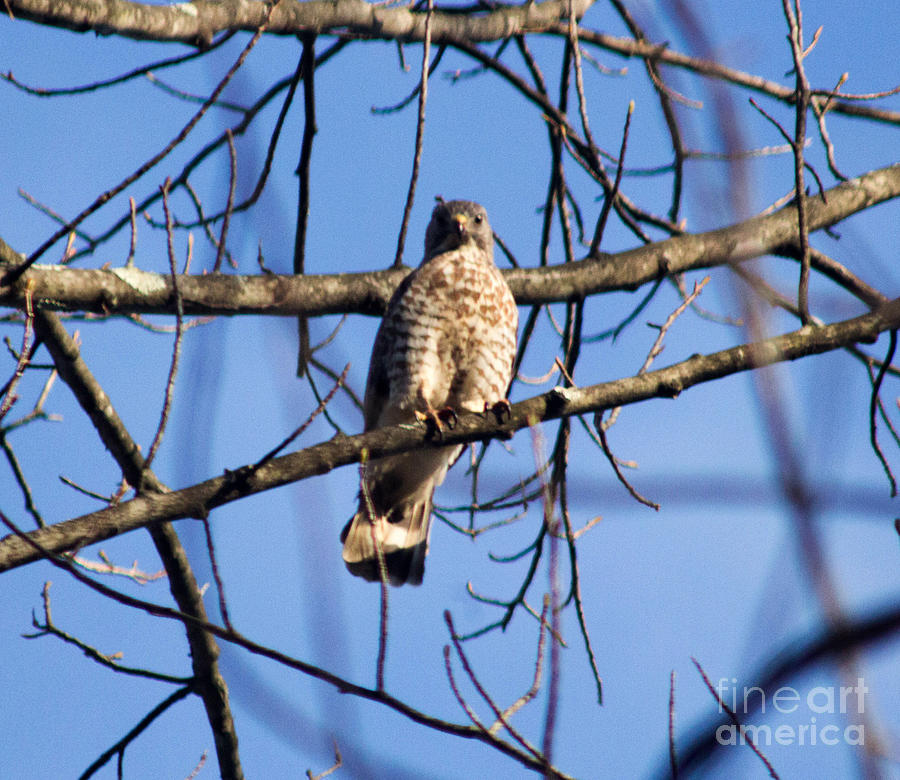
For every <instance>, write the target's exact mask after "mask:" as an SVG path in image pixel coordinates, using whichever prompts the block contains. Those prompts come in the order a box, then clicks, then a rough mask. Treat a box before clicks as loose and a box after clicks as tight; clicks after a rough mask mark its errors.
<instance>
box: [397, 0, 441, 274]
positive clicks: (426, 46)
mask: <svg viewBox="0 0 900 780" xmlns="http://www.w3.org/2000/svg"><path fill="white" fill-rule="evenodd" d="M433 12H434V0H428V13H427V14H426V15H425V41H424V43H423V44H422V81H421V89H420V90H419V114H418V117H417V119H416V149H415V153H414V154H413V167H412V175H411V176H410V179H409V189H408V190H407V193H406V205H405V206H404V207H403V220H402V222H401V223H400V234H399V236H398V237H397V254H396V255H395V256H394V268H399V267H400V266H401V265H403V247H404V245H405V244H406V231H407V228H408V227H409V216H410V214H411V213H412V206H413V200H414V199H415V197H416V184H417V182H418V179H419V164H420V163H421V161H422V141H423V139H424V137H425V103H426V101H427V100H428V73H429V68H428V60H429V57H430V53H431V15H432V13H433Z"/></svg>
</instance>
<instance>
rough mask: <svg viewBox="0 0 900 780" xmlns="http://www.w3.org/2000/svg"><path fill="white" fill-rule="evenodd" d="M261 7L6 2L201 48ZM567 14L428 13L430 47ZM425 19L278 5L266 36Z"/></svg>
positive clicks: (420, 36) (348, 1)
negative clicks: (430, 15)
mask: <svg viewBox="0 0 900 780" xmlns="http://www.w3.org/2000/svg"><path fill="white" fill-rule="evenodd" d="M592 2H593V0H576V2H575V6H574V8H575V14H576V16H578V17H579V18H580V17H581V16H583V15H584V13H585V11H587V9H588V8H590V6H591V4H592ZM267 5H268V4H267V3H261V2H259V0H228V2H222V0H193V1H192V2H190V3H177V4H174V5H168V6H166V5H149V4H144V3H134V2H129V0H63V1H60V0H9V4H8V8H9V10H10V12H11V13H12V15H13V16H15V17H17V18H22V19H28V20H30V21H32V22H38V23H40V24H46V25H50V26H53V27H63V28H65V29H68V30H74V31H76V32H88V31H92V32H96V33H99V34H102V35H121V36H123V37H126V38H135V39H138V40H153V41H175V42H181V43H188V44H192V45H201V46H203V45H208V44H209V42H210V41H212V39H213V37H214V36H215V35H217V34H218V33H219V32H222V31H223V30H247V31H250V32H255V31H256V29H257V28H258V27H259V26H260V25H261V24H262V23H263V21H264V19H265V13H266V8H267ZM568 8H569V3H568V2H567V0H545V1H544V2H542V3H524V4H521V5H500V4H498V5H497V6H496V8H495V10H493V11H489V12H486V13H478V14H474V13H472V14H461V13H447V12H436V13H435V14H434V19H433V28H432V35H431V40H432V41H433V42H434V43H441V42H443V41H444V40H448V39H451V38H465V39H466V40H469V41H473V42H476V41H497V40H502V39H503V38H508V37H510V36H512V35H518V34H522V33H528V32H532V31H535V30H538V31H540V30H545V29H547V28H548V27H550V26H552V25H553V24H554V23H556V22H558V21H559V20H560V19H563V18H565V17H566V15H567V13H568ZM425 16H426V15H425V14H424V13H420V12H414V11H412V10H410V9H409V8H408V7H405V6H401V7H396V6H395V7H393V8H391V7H387V6H385V5H382V4H372V3H367V2H364V1H363V0H310V2H303V3H301V2H297V1H296V0H281V2H279V3H278V4H277V7H276V8H275V11H274V13H273V14H272V19H271V22H270V24H269V28H268V29H269V32H272V33H275V34H280V35H296V34H298V33H302V32H316V33H323V32H336V31H346V32H349V33H351V34H355V35H356V36H357V37H365V38H381V39H388V40H401V41H423V40H424V39H425Z"/></svg>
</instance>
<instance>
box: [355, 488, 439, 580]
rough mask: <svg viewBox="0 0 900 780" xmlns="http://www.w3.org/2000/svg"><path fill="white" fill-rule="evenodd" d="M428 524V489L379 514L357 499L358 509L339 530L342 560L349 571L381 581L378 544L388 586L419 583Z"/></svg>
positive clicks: (429, 525)
mask: <svg viewBox="0 0 900 780" xmlns="http://www.w3.org/2000/svg"><path fill="white" fill-rule="evenodd" d="M431 487H432V489H433V486H431ZM423 493H424V494H425V495H422V494H423ZM430 527H431V490H428V491H419V492H418V495H416V496H414V497H412V498H411V499H410V500H409V501H407V502H404V503H402V504H400V505H399V506H395V507H394V508H393V509H392V510H391V511H390V512H389V513H388V514H387V515H382V516H379V515H376V516H375V517H371V513H370V511H369V510H368V509H367V508H366V507H365V505H364V502H363V501H360V508H359V510H358V511H357V512H356V514H355V515H353V517H352V518H350V521H349V522H348V523H347V525H346V526H344V530H343V532H342V533H341V541H342V542H343V543H344V563H345V564H346V565H347V569H348V570H349V571H350V573H351V574H355V575H356V576H357V577H363V578H364V579H367V580H369V581H370V582H378V581H380V580H381V573H380V571H379V565H378V553H377V552H376V548H375V544H376V543H377V544H378V546H379V547H380V548H381V551H382V554H383V555H384V564H385V568H386V569H387V580H388V582H390V584H391V585H403V584H406V583H408V584H410V585H421V584H422V577H423V576H424V574H425V556H426V555H427V554H428V536H429V531H430Z"/></svg>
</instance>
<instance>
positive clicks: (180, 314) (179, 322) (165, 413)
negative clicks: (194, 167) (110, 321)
mask: <svg viewBox="0 0 900 780" xmlns="http://www.w3.org/2000/svg"><path fill="white" fill-rule="evenodd" d="M169 184H170V180H169V179H166V181H165V183H164V184H163V185H162V194H163V211H164V212H165V215H166V238H167V248H168V256H169V271H170V273H171V278H172V291H173V292H174V294H175V344H174V346H173V347H172V361H171V363H170V365H169V376H168V378H167V379H166V389H165V393H164V395H163V406H162V411H161V412H160V416H159V425H158V426H157V428H156V434H155V435H154V437H153V442H152V443H151V445H150V449H149V451H148V452H147V460H146V461H145V462H144V469H145V470H146V469H148V468H150V464H151V463H153V459H154V458H155V457H156V453H157V451H158V450H159V446H160V444H161V443H162V437H163V433H164V432H165V430H166V425H167V424H168V422H169V412H170V410H171V408H172V396H173V394H174V392H175V376H176V374H177V373H178V363H179V360H180V358H181V342H182V339H183V338H184V301H183V299H182V296H181V288H180V286H179V284H178V268H177V264H176V262H175V246H174V243H173V236H172V215H171V213H170V212H169ZM189 251H190V249H189ZM140 487H141V486H140V485H135V488H137V489H138V490H140Z"/></svg>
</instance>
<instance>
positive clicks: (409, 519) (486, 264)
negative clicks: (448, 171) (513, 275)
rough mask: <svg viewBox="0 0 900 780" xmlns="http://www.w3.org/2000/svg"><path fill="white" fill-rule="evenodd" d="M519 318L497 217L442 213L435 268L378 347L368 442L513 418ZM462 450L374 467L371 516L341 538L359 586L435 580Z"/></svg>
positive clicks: (391, 314)
mask: <svg viewBox="0 0 900 780" xmlns="http://www.w3.org/2000/svg"><path fill="white" fill-rule="evenodd" d="M517 324H518V310H517V309H516V302H515V300H514V299H513V296H512V293H511V292H510V290H509V287H508V286H507V284H506V281H505V280H504V278H503V276H502V275H501V273H500V271H499V270H498V269H497V266H496V265H494V239H493V233H492V232H491V226H490V224H489V223H488V218H487V213H486V212H485V210H484V208H482V207H481V206H479V205H478V204H477V203H472V202H470V201H465V200H454V201H448V202H441V203H439V204H438V205H437V206H436V207H435V209H434V213H433V214H432V215H431V222H430V223H429V225H428V229H427V230H426V231H425V258H424V260H423V261H422V264H421V265H420V266H419V267H418V268H417V269H416V270H414V271H412V272H411V273H410V274H409V276H407V277H406V278H405V279H404V280H403V282H402V283H401V284H400V286H399V287H398V288H397V290H396V292H395V293H394V295H393V296H392V297H391V300H390V302H389V303H388V308H387V312H386V313H385V315H384V319H383V320H382V322H381V326H380V327H379V329H378V333H377V335H376V336H375V345H374V346H373V348H372V358H371V362H370V364H369V377H368V381H367V383H366V395H365V403H364V406H365V408H364V416H365V430H367V431H370V430H372V429H374V428H380V427H382V426H386V425H398V424H400V423H413V422H415V421H416V420H417V419H418V420H425V421H428V422H430V423H431V424H432V426H433V427H436V428H437V431H438V433H439V432H440V429H441V420H442V419H447V417H448V415H449V417H451V418H452V417H453V415H454V411H453V410H459V411H472V412H484V411H486V410H487V409H488V408H500V407H498V406H497V405H498V404H499V405H501V406H506V407H507V408H508V406H509V404H508V402H507V401H506V390H507V387H508V386H509V382H510V379H511V377H512V368H513V361H514V359H515V353H516V328H517ZM461 451H462V445H454V446H447V447H439V448H434V449H427V450H416V451H414V452H408V453H402V454H399V455H391V456H388V457H385V458H380V459H377V460H373V461H370V462H369V463H366V464H365V466H364V467H363V473H362V480H361V482H362V484H361V489H360V495H359V508H358V509H357V511H356V514H354V515H353V517H352V518H351V519H350V521H349V522H348V523H347V525H346V526H345V527H344V530H343V532H342V533H341V541H342V542H343V543H344V553H343V557H344V562H345V563H346V565H347V568H348V569H349V570H350V572H351V573H352V574H355V575H357V576H359V577H364V578H365V579H367V580H370V581H379V580H380V579H381V576H380V571H379V565H378V554H377V552H376V548H375V543H376V542H377V544H378V545H379V546H380V547H381V550H382V553H383V555H384V561H385V565H386V568H387V577H388V580H389V581H390V583H391V584H392V585H403V584H404V583H410V584H412V585H419V584H420V583H421V582H422V576H423V575H424V573H425V556H426V555H427V553H428V537H429V528H430V526H431V508H432V496H433V494H434V489H435V487H436V486H437V485H440V484H441V482H443V481H444V476H445V474H446V473H447V469H448V468H449V467H450V466H451V465H452V464H453V463H454V461H455V460H456V458H457V457H459V455H460V453H461Z"/></svg>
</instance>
